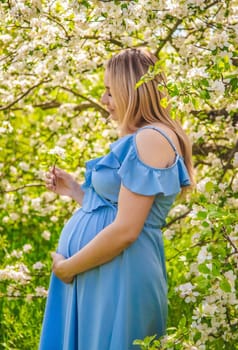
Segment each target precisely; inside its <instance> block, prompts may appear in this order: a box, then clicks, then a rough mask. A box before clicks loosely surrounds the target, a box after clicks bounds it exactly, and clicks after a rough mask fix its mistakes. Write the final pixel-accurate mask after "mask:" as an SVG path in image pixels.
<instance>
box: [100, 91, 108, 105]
mask: <svg viewBox="0 0 238 350" xmlns="http://www.w3.org/2000/svg"><path fill="white" fill-rule="evenodd" d="M107 102H108V100H107V94H106V93H105V92H104V94H103V95H102V97H101V103H102V104H104V105H106V104H107Z"/></svg>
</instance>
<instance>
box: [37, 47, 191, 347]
mask: <svg viewBox="0 0 238 350" xmlns="http://www.w3.org/2000/svg"><path fill="white" fill-rule="evenodd" d="M155 63H156V57H155V56H153V55H152V54H151V53H149V52H148V51H146V50H143V49H126V50H123V51H121V52H120V53H119V54H117V55H115V56H113V57H112V58H111V59H110V60H109V62H108V64H107V68H106V71H105V93H104V95H103V96H102V103H103V104H104V105H106V107H107V109H108V111H109V113H110V115H111V118H112V119H114V120H116V121H117V123H118V128H119V131H120V138H119V139H118V140H117V141H116V142H114V143H112V144H111V147H110V152H109V153H108V154H106V155H105V156H103V157H99V158H96V159H92V160H89V161H88V162H87V163H86V174H85V182H84V183H83V184H82V185H79V184H78V183H77V182H76V181H75V180H74V179H73V177H72V176H71V175H69V174H68V173H66V172H65V171H63V170H61V169H58V168H56V169H52V170H51V171H50V172H49V173H48V176H47V180H46V186H47V188H48V189H49V190H52V191H54V192H55V193H58V194H60V195H68V196H70V197H72V198H73V199H75V200H76V201H77V202H78V203H79V204H80V205H81V208H80V209H78V210H77V211H76V212H75V213H74V215H73V216H72V217H71V219H70V220H69V221H68V222H67V223H66V225H65V227H64V229H63V231H62V233H61V237H60V240H59V245H58V249H57V253H53V254H52V258H53V273H52V276H51V281H50V287H49V294H48V299H47V304H46V310H45V315H44V322H43V326H42V334H41V341H40V350H133V349H138V347H136V346H134V345H133V341H134V340H135V339H138V338H139V339H142V338H144V337H145V336H148V335H154V334H157V335H158V336H161V335H163V334H164V333H165V330H166V319H167V281H166V270H165V256H164V248H163V239H162V232H161V228H162V227H163V225H164V224H165V219H166V216H167V214H168V212H169V209H170V208H171V206H172V204H173V202H174V200H175V198H176V195H177V194H178V193H179V192H180V191H181V188H182V187H183V186H189V185H191V184H192V181H193V179H192V160H191V145H190V143H189V140H188V138H187V136H186V134H185V132H184V131H183V129H182V128H181V126H180V124H179V123H178V122H175V121H174V120H172V119H171V118H170V115H169V110H168V108H167V109H166V108H163V107H162V106H161V104H160V100H161V99H162V98H163V97H165V95H164V93H162V92H161V91H159V90H158V88H157V86H158V84H164V77H163V74H161V73H160V74H158V75H156V76H155V77H154V78H153V79H152V80H150V81H147V82H144V83H143V84H141V85H140V86H139V87H138V88H135V85H136V83H137V82H138V81H139V80H140V78H141V77H142V76H143V75H144V74H146V72H147V71H148V68H149V67H150V66H154V65H155Z"/></svg>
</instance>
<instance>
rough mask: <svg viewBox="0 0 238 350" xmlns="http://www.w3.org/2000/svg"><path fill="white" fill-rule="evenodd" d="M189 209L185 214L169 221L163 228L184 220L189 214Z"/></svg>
mask: <svg viewBox="0 0 238 350" xmlns="http://www.w3.org/2000/svg"><path fill="white" fill-rule="evenodd" d="M190 211H191V209H189V210H187V211H186V212H185V213H183V214H181V215H180V216H177V217H176V218H174V219H172V220H170V221H169V222H168V223H167V224H166V225H165V226H164V227H166V228H167V227H169V226H171V225H173V224H174V223H175V222H177V221H179V220H181V219H183V218H185V217H186V216H187V215H188V214H189V213H190Z"/></svg>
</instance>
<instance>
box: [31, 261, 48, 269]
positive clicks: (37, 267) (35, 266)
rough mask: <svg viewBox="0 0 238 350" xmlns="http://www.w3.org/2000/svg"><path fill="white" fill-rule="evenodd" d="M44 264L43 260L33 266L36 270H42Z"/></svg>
mask: <svg viewBox="0 0 238 350" xmlns="http://www.w3.org/2000/svg"><path fill="white" fill-rule="evenodd" d="M44 266H45V264H42V262H41V261H37V262H36V263H35V264H34V265H33V266H32V267H33V269H34V270H41V269H42V268H43V267H44Z"/></svg>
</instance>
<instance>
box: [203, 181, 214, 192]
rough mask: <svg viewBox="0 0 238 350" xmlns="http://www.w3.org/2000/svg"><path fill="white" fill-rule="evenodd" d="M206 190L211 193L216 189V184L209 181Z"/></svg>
mask: <svg viewBox="0 0 238 350" xmlns="http://www.w3.org/2000/svg"><path fill="white" fill-rule="evenodd" d="M205 189H206V191H207V192H211V191H212V190H213V189H214V183H213V182H211V181H208V182H207V183H206V185H205Z"/></svg>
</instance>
